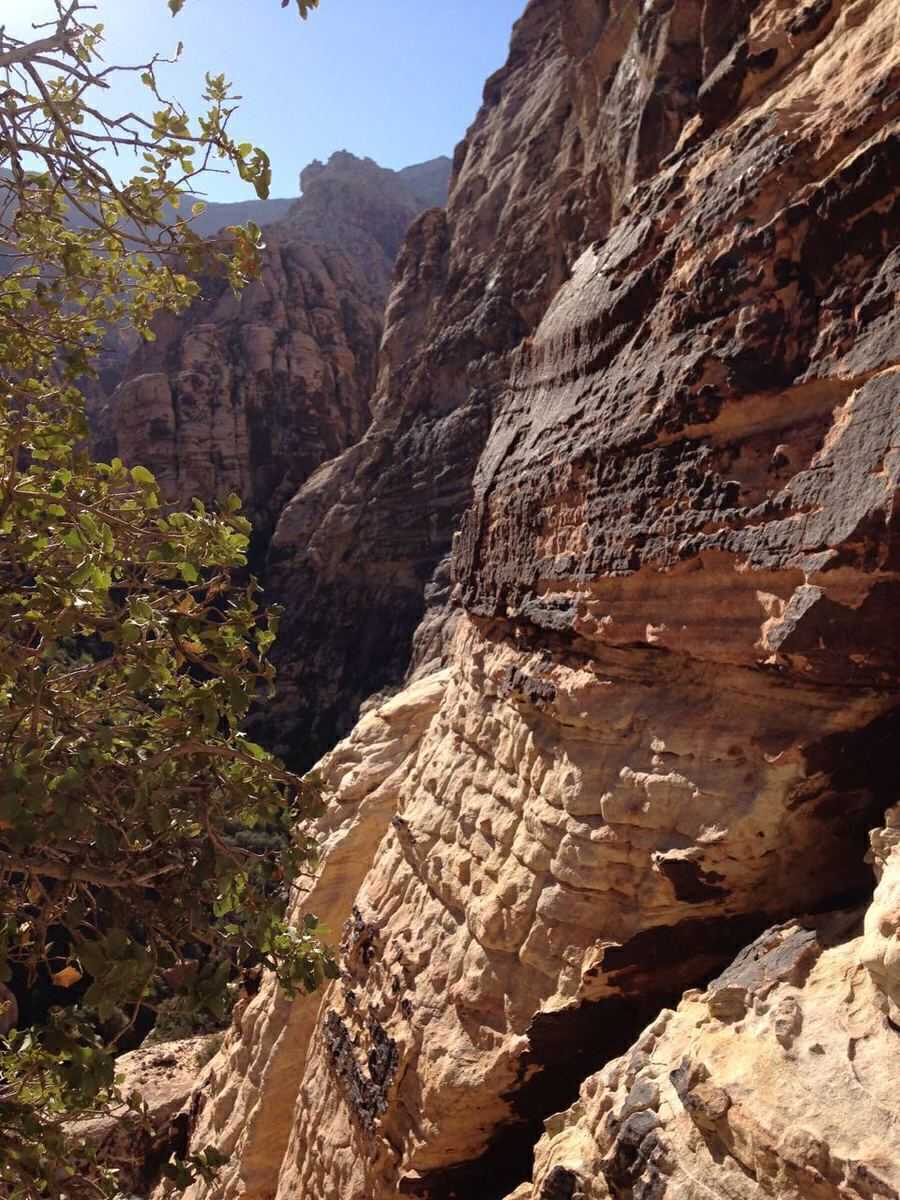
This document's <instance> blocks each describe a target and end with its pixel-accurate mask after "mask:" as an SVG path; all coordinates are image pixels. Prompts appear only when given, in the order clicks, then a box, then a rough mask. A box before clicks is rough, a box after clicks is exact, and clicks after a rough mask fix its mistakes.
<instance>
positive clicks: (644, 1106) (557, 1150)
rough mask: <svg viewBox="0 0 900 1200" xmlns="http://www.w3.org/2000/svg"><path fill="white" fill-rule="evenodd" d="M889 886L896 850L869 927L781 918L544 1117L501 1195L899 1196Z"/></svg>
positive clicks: (835, 919) (892, 893)
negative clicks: (568, 1104)
mask: <svg viewBox="0 0 900 1200" xmlns="http://www.w3.org/2000/svg"><path fill="white" fill-rule="evenodd" d="M892 824H895V822H892ZM880 832H882V831H878V833H880ZM890 832H892V833H894V834H896V830H895V829H892V830H891V831H890ZM877 836H878V834H877V833H876V837H877ZM897 895H898V859H897V852H896V850H894V851H893V852H892V853H891V854H890V855H889V856H888V858H887V861H886V862H885V863H884V870H883V874H882V877H881V881H880V883H879V885H878V888H877V890H876V892H875V896H874V899H873V901H872V903H871V905H870V906H869V908H868V910H867V911H866V912H865V924H864V936H861V933H862V930H861V925H862V913H861V912H860V911H859V910H856V911H855V912H840V913H832V914H829V915H828V916H827V917H820V918H809V917H806V918H801V919H800V920H795V921H790V922H788V923H787V924H785V925H782V926H779V927H776V928H774V929H770V930H768V931H767V932H766V933H765V934H763V935H762V937H760V938H759V939H758V940H757V941H756V942H754V943H753V944H752V945H751V946H750V947H748V948H747V949H746V950H745V951H744V952H743V954H741V955H740V956H739V958H738V959H737V961H736V962H735V963H734V964H732V966H731V967H729V969H728V970H727V971H725V972H724V973H723V974H722V975H721V976H719V977H718V978H717V979H715V980H714V981H713V982H712V983H711V984H710V986H709V988H708V989H707V990H706V991H704V992H699V991H692V992H689V993H688V994H687V995H686V996H685V997H684V999H683V1000H682V1002H681V1004H680V1005H679V1006H678V1008H677V1010H675V1011H672V1010H671V1009H663V1010H662V1011H661V1012H660V1013H659V1014H658V1016H657V1017H656V1019H655V1021H654V1022H653V1023H652V1024H650V1025H649V1026H648V1027H647V1028H646V1029H645V1030H644V1031H643V1033H642V1034H641V1035H640V1037H639V1038H638V1039H637V1040H636V1042H635V1045H634V1047H633V1048H631V1049H630V1050H629V1052H628V1053H627V1054H625V1055H623V1056H622V1057H620V1058H617V1059H616V1060H614V1061H613V1062H611V1063H609V1064H608V1065H607V1066H606V1067H604V1069H603V1070H602V1071H600V1072H599V1073H597V1074H596V1075H592V1076H591V1077H590V1078H588V1079H587V1080H586V1082H585V1083H584V1085H583V1086H582V1088H581V1091H580V1095H579V1098H578V1101H577V1102H576V1103H575V1105H574V1106H573V1107H572V1108H571V1109H569V1110H568V1111H567V1112H564V1113H561V1114H559V1115H558V1116H555V1117H553V1118H552V1119H551V1120H550V1121H548V1122H547V1126H546V1132H545V1135H544V1137H543V1138H542V1139H541V1141H540V1142H539V1143H538V1145H537V1147H536V1151H535V1160H534V1172H533V1178H532V1179H531V1180H529V1181H528V1182H527V1183H525V1184H523V1185H521V1186H520V1187H519V1188H518V1189H516V1191H515V1192H514V1193H511V1194H510V1197H509V1200H535V1198H543V1200H546V1198H553V1200H555V1198H557V1197H565V1198H566V1200H574V1197H576V1196H577V1197H581V1198H583V1200H608V1198H610V1197H619V1196H635V1197H637V1196H641V1197H651V1196H659V1197H663V1196H665V1197H668V1198H669V1200H677V1198H680V1197H684V1198H685V1200H687V1198H689V1197H690V1198H693V1197H695V1196H697V1195H698V1188H700V1184H701V1181H702V1191H703V1192H704V1193H706V1194H713V1195H726V1196H733V1197H740V1198H743V1197H747V1200H750V1198H751V1197H757V1196H759V1195H774V1196H790V1197H849V1196H854V1197H856V1196H865V1197H882V1196H896V1195H897V1194H898V1190H900V1157H898V1155H897V1149H896V1141H895V1138H894V1136H893V1130H894V1127H895V1126H896V1122H897V1118H898V1115H900V1092H898V1086H900V1057H898V1054H897V1038H898V1036H900V1034H898V1030H897V1025H896V1023H895V1020H892V1019H891V1018H890V1017H889V1016H888V1013H887V1011H886V1009H885V1004H884V1001H885V992H884V990H883V989H884V988H885V987H887V988H888V989H890V988H891V987H892V986H893V988H894V989H895V995H896V974H897V972H896V959H897V955H896V939H897V928H898V911H897V907H898V906H897ZM893 1011H894V1014H895V1015H896V1009H894V1010H893Z"/></svg>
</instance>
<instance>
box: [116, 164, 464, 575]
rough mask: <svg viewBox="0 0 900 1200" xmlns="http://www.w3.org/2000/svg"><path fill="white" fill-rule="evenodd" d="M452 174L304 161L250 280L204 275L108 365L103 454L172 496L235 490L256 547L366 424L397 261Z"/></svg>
mask: <svg viewBox="0 0 900 1200" xmlns="http://www.w3.org/2000/svg"><path fill="white" fill-rule="evenodd" d="M448 170H449V162H448V161H447V160H444V159H438V160H435V162H434V163H432V164H423V165H422V166H421V167H414V168H409V169H408V171H407V172H405V173H402V172H394V171H387V170H384V169H383V168H381V167H379V166H377V165H376V164H375V163H374V162H372V161H371V160H369V159H358V158H355V157H354V156H353V155H350V154H347V153H346V152H340V153H338V154H335V155H333V156H332V158H331V159H330V160H329V162H328V163H327V164H324V163H319V162H317V163H313V164H312V165H310V166H309V167H308V168H307V169H306V170H305V171H304V172H303V174H302V176H301V186H302V189H303V196H302V198H301V199H300V200H299V201H297V202H296V203H295V204H294V205H293V207H292V208H291V209H290V210H289V211H288V212H287V214H286V215H285V216H284V217H283V219H282V220H281V221H280V222H279V223H277V224H273V225H270V226H268V227H267V228H266V230H265V241H266V250H265V251H264V257H263V270H262V274H261V276H260V278H259V279H258V280H256V281H254V282H253V283H251V284H250V285H249V287H247V289H246V290H245V291H244V292H243V293H242V294H241V295H239V296H235V295H234V294H233V293H232V292H231V290H230V289H229V288H228V287H227V285H226V284H225V281H224V280H222V279H215V278H206V279H204V280H203V281H202V284H203V298H202V300H200V301H198V302H197V303H196V304H195V305H193V307H192V308H191V309H190V310H189V312H188V313H187V314H186V315H185V316H182V317H180V318H173V317H163V318H161V319H160V320H159V321H158V322H157V324H156V340H155V341H154V342H153V343H151V344H150V345H148V346H144V347H141V348H140V349H139V350H138V351H137V352H136V353H135V354H134V355H133V356H132V357H131V359H130V361H129V362H128V365H127V366H126V367H124V369H123V368H122V367H121V366H119V367H118V368H117V369H118V370H119V371H120V373H121V374H123V375H124V381H123V382H122V383H121V384H120V386H119V387H118V389H117V390H116V391H115V393H114V394H113V395H112V397H111V398H110V400H109V401H108V403H107V404H106V405H105V406H97V405H95V409H96V411H95V413H94V418H95V420H94V423H95V427H96V429H97V432H98V441H99V444H100V445H99V448H100V451H101V453H102V454H104V455H106V456H111V455H113V454H118V455H119V456H120V457H121V458H123V459H124V460H125V461H126V462H140V463H142V464H144V465H146V466H149V467H150V468H151V469H152V470H153V471H154V472H155V473H156V475H157V477H158V479H159V481H160V483H161V485H162V487H163V490H164V492H165V494H166V495H167V497H168V498H169V499H170V500H172V501H174V502H177V503H179V504H181V505H190V503H191V500H192V498H193V497H194V496H197V497H199V498H200V499H202V500H204V501H209V500H215V499H219V498H221V497H222V496H224V495H227V494H228V493H229V492H232V491H233V492H237V493H239V494H240V495H241V496H242V497H243V498H244V500H245V502H246V505H247V509H248V512H249V515H250V516H251V517H252V519H253V521H254V524H255V526H256V529H257V533H258V535H259V540H260V544H261V548H260V554H262V553H264V547H265V545H266V543H267V541H268V538H269V536H270V535H271V532H272V529H273V528H274V525H275V522H276V520H277V519H278V516H279V514H280V512H281V510H282V509H283V508H284V506H285V505H286V504H287V502H288V501H289V500H290V498H291V496H292V495H293V493H294V492H295V491H296V489H297V488H298V487H299V485H300V484H301V483H302V482H303V481H304V480H305V479H306V478H307V477H308V476H309V475H310V474H311V472H312V471H313V470H314V469H315V467H317V466H318V465H319V463H321V462H322V461H324V460H325V459H328V458H332V457H334V456H335V455H336V454H338V453H340V451H341V450H343V449H344V448H345V447H346V446H348V445H350V444H351V443H352V442H354V441H356V440H357V439H358V438H359V437H360V436H361V435H362V433H363V431H364V430H365V428H366V426H367V425H368V423H369V419H370V413H369V400H370V396H371V393H372V390H373V387H374V382H375V363H376V357H377V351H378V345H379V342H380V339H381V332H382V319H383V312H384V304H385V300H386V297H387V293H388V289H389V286H390V281H391V273H392V268H393V262H394V259H395V257H396V255H397V251H398V248H399V246H400V242H401V240H402V238H403V235H404V233H405V231H406V228H407V227H408V225H409V224H410V222H411V221H412V220H413V219H414V218H415V217H416V216H417V215H418V213H419V212H421V210H422V208H423V206H424V204H426V203H427V202H429V201H430V199H431V198H432V197H433V196H434V195H439V194H440V190H441V186H440V180H441V178H442V177H443V178H444V180H445V181H446V175H447V172H448Z"/></svg>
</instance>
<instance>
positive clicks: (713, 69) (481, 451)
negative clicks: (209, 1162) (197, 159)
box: [195, 0, 900, 1200]
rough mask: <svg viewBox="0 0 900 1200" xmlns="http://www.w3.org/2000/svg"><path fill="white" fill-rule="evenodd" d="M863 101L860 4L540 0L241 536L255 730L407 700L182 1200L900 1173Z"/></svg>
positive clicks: (886, 426)
mask: <svg viewBox="0 0 900 1200" xmlns="http://www.w3.org/2000/svg"><path fill="white" fill-rule="evenodd" d="M898 123H900V7H898V5H897V4H896V2H895V0H822V2H819V0H814V2H810V3H807V4H804V5H800V6H798V5H797V4H795V3H790V4H788V3H786V2H785V0H743V2H742V3H739V4H732V5H723V4H721V3H720V2H719V0H706V2H705V3H701V2H700V0H645V2H644V3H637V2H629V0H532V2H531V3H530V4H529V5H528V7H527V9H526V12H525V15H524V16H523V18H522V19H521V21H520V22H519V23H518V25H517V27H516V30H515V32H514V35H513V42H512V47H511V53H510V59H509V62H508V63H507V65H506V67H505V68H504V69H503V70H502V71H501V72H499V73H498V74H497V75H495V76H494V77H493V78H492V79H491V80H489V81H488V84H487V86H486V89H485V103H484V106H483V108H482V110H481V112H480V113H479V115H478V117H477V119H476V121H475V124H474V125H473V127H472V129H471V130H470V132H469V135H468V137H467V140H466V141H465V142H464V143H463V145H462V146H461V147H460V149H459V150H458V151H457V155H456V161H455V174H454V180H453V185H452V189H451V195H450V201H449V206H448V209H447V212H446V214H443V213H438V212H429V213H428V214H426V215H424V216H423V217H421V218H420V219H419V221H418V222H417V223H416V224H415V225H414V226H413V227H412V229H411V231H410V234H409V235H408V237H407V240H406V243H405V245H404V248H403V250H402V251H401V254H400V258H399V261H398V267H397V279H396V283H395V287H394V290H393V292H392V295H391V298H390V301H389V304H388V308H387V316H386V327H385V335H384V340H383V343H382V351H381V357H380V360H379V368H378V384H377V388H376V391H375V394H374V400H373V403H372V422H371V424H370V426H369V428H368V429H367V431H366V433H365V435H364V436H363V437H362V439H361V440H359V441H358V442H356V443H355V444H353V445H352V446H350V447H349V448H348V449H346V450H345V451H344V452H343V453H342V454H341V455H340V456H339V457H337V458H336V459H334V460H332V461H330V462H328V463H326V464H324V465H323V466H321V467H320V468H319V469H318V470H317V471H316V472H314V473H313V475H312V476H311V477H310V478H309V479H308V481H307V482H306V483H305V484H304V485H303V486H302V488H301V489H300V491H299V492H298V494H297V495H296V496H295V497H294V499H293V500H292V501H291V502H290V503H289V504H288V505H287V507H286V508H285V510H284V511H283V513H282V515H281V516H280V518H279V520H278V524H277V528H276V531H275V535H274V539H273V545H272V550H271V553H270V572H271V574H270V579H271V581H272V586H273V588H274V589H275V590H276V591H277V590H279V589H281V591H282V592H283V594H285V595H288V594H291V591H293V593H294V594H297V595H303V596H304V597H305V598H306V600H305V604H304V606H303V607H302V608H301V607H296V608H295V609H294V611H293V613H292V614H289V617H288V620H287V622H286V638H287V641H286V642H285V653H286V654H288V655H291V656H293V658H292V662H294V663H303V664H304V670H303V674H302V677H301V675H300V673H299V671H296V672H294V671H293V669H292V667H291V664H290V663H288V664H287V669H286V671H285V674H286V680H287V683H286V687H285V691H284V693H283V697H282V708H281V709H280V711H279V712H278V714H276V719H290V720H291V721H293V722H294V724H293V725H291V726H289V728H292V729H294V730H295V731H303V736H304V737H305V736H306V735H307V734H308V733H309V731H310V730H312V736H313V740H314V741H315V740H316V739H323V740H325V739H327V737H328V736H329V734H330V733H332V732H333V731H334V730H335V729H339V728H342V727H343V725H344V724H346V722H347V721H348V720H349V719H350V716H351V714H352V713H353V711H354V709H355V707H356V706H357V705H358V703H359V700H360V699H361V697H362V696H363V695H364V694H365V692H366V690H367V689H369V690H371V688H372V687H373V686H378V685H380V684H383V683H386V682H390V681H391V680H392V679H393V680H396V679H398V678H399V677H400V676H401V674H402V673H403V671H405V670H406V669H407V667H410V657H411V656H412V663H411V668H410V670H411V677H412V678H413V679H414V682H413V683H412V685H411V687H410V688H409V689H407V690H406V691H404V692H402V693H401V694H400V695H399V696H397V697H395V698H394V699H393V700H392V701H390V702H389V704H388V707H387V708H386V709H385V708H382V709H381V710H375V711H373V712H371V713H369V714H368V715H367V716H365V717H364V719H363V721H362V722H361V723H360V725H359V726H358V727H357V728H356V730H355V731H354V732H353V733H352V734H351V735H350V737H349V738H348V739H347V740H346V741H345V742H343V743H342V744H341V745H340V746H339V747H338V749H337V750H335V751H334V752H333V754H332V756H331V757H329V758H326V759H325V761H324V764H323V770H324V773H325V775H326V778H327V779H328V780H329V781H330V782H331V784H332V786H333V787H334V788H335V789H336V797H335V800H334V803H333V805H332V808H331V810H330V812H329V814H328V816H327V817H326V819H325V824H324V825H323V829H322V836H323V839H324V843H325V849H326V854H325V856H324V858H323V865H322V868H321V873H320V875H319V877H318V879H317V881H316V882H315V884H314V885H313V888H312V891H311V892H310V893H309V894H308V895H306V896H305V897H301V898H299V900H298V911H302V909H303V907H304V906H309V907H311V908H312V909H313V910H314V911H315V910H316V909H317V906H318V907H321V908H322V909H323V911H324V912H325V913H326V914H327V923H328V924H329V926H330V927H331V928H332V929H334V930H335V934H336V936H337V930H338V928H339V927H340V926H341V924H342V922H344V924H343V940H342V943H341V945H342V953H343V977H342V979H341V980H340V981H338V982H336V983H335V984H334V985H333V986H332V987H330V988H329V989H328V990H327V991H326V992H325V994H324V995H323V996H322V997H321V999H320V1000H315V1001H310V1000H308V999H304V1000H302V1001H297V1002H295V1003H294V1004H289V1003H288V1002H286V1001H284V1000H282V999H277V998H276V997H275V996H274V995H273V994H272V993H271V992H266V991H264V992H263V993H261V995H260V997H258V998H257V1000H255V1001H254V1002H253V1004H252V1005H251V1006H250V1008H248V1010H247V1012H246V1013H245V1014H244V1016H243V1018H242V1024H241V1027H240V1029H239V1030H238V1031H237V1032H235V1033H234V1034H233V1035H232V1040H231V1041H230V1042H229V1043H228V1045H227V1046H226V1047H225V1050H224V1052H223V1054H222V1055H221V1056H220V1057H219V1058H218V1059H217V1060H216V1062H215V1063H214V1064H213V1067H214V1071H215V1073H216V1080H217V1083H216V1089H217V1095H218V1097H219V1100H218V1102H215V1101H214V1102H211V1103H210V1104H208V1105H207V1107H206V1109H205V1110H204V1112H203V1113H202V1114H201V1116H200V1118H199V1121H198V1124H197V1129H196V1133H195V1137H196V1138H197V1140H198V1144H205V1143H206V1142H209V1141H215V1140H217V1139H220V1140H223V1142H224V1145H225V1148H226V1149H227V1150H228V1151H229V1152H230V1153H231V1154H232V1162H231V1164H230V1166H229V1167H228V1168H227V1169H226V1171H225V1173H224V1175H223V1177H222V1181H221V1184H220V1186H219V1187H218V1189H217V1191H216V1196H217V1197H222V1198H223V1200H231V1198H232V1197H234V1198H237V1197H248V1198H252V1200H263V1198H266V1200H272V1198H273V1197H274V1198H275V1200H287V1198H288V1197H291V1200H307V1198H308V1200H312V1198H313V1197H323V1196H324V1197H337V1196H340V1197H341V1198H342V1200H388V1198H393V1197H396V1196H398V1195H401V1196H418V1197H421V1198H422V1200H451V1198H452V1197H454V1196H462V1195H465V1196H473V1197H477V1198H478V1200H501V1198H503V1197H505V1196H507V1195H514V1196H515V1197H516V1200H525V1198H526V1197H527V1198H528V1200H576V1197H579V1196H581V1197H584V1198H585V1200H586V1198H588V1197H601V1196H602V1197H607V1196H614V1197H620V1198H622V1200H631V1198H633V1200H639V1198H641V1200H657V1198H659V1197H662V1196H664V1195H667V1194H669V1193H671V1196H672V1197H673V1198H680V1197H685V1198H687V1197H691V1198H693V1197H695V1196H699V1195H701V1194H706V1193H707V1191H712V1193H713V1194H716V1195H726V1196H733V1197H736V1198H737V1197H740V1198H743V1197H747V1198H748V1200H749V1197H751V1196H756V1195H759V1194H768V1195H773V1196H798V1197H801V1196H802V1197H809V1198H810V1200H813V1198H815V1200H820V1198H822V1200H824V1198H826V1197H859V1198H865V1200H875V1198H876V1197H878V1198H882V1197H884V1198H887V1197H897V1195H898V1188H900V1176H898V1161H900V1160H898V1156H897V1155H896V1152H895V1151H894V1148H893V1142H892V1139H891V1130H892V1129H893V1127H894V1125H895V1123H896V1120H897V1118H898V1115H900V1108H898V1101H897V1088H896V1084H897V1077H896V1075H897V1072H896V1064H897V1041H896V1039H897V1036H898V1034H897V1030H896V1026H895V1024H893V1023H892V1021H893V1020H894V1019H895V1018H896V1015H897V1006H898V1004H900V984H898V961H897V958H898V956H897V936H898V935H897V928H898V917H897V888H896V878H895V875H896V870H895V868H896V860H897V850H896V848H895V843H896V841H897V817H896V812H895V811H894V812H888V810H889V808H890V806H891V805H893V804H894V803H895V802H896V770H895V765H894V759H895V752H894V746H895V742H896V738H897V734H898V731H900V622H898V618H897V612H898V599H900V538H898V523H897V511H898V509H897V494H898V479H900V450H898V445H900V402H898V401H900V370H898V367H900V315H898V314H900V308H898V305H897V303H896V292H897V289H898V285H900V256H898V249H897V247H898V242H900V236H898V235H900V140H898V139H900V129H898ZM457 531H458V536H457V537H454V533H456V532H457ZM420 618H424V619H423V621H422V624H421V625H420V626H419V628H418V632H417V633H415V637H414V632H415V626H416V622H417V621H419V619H420ZM435 663H441V664H442V670H441V671H440V672H439V673H437V674H435V673H433V671H432V670H431V668H433V666H434V665H435ZM304 688H305V689H306V692H304V690H303V689H304ZM307 694H308V696H309V701H308V702H307V701H306V700H305V699H304V697H305V695H307ZM314 708H316V709H317V713H316V715H315V716H314V715H312V714H313V709H314ZM284 736H285V740H286V741H290V740H291V738H298V739H299V737H300V733H299V732H295V733H293V734H290V735H288V734H285V735H284ZM886 813H887V817H886V815H885V814H886ZM376 814H377V815H376ZM875 828H878V829H880V830H881V832H880V833H879V834H878V835H877V836H876V837H875V839H874V843H873V846H874V859H875V862H876V864H877V865H878V868H879V870H880V871H881V872H882V874H881V879H880V882H879V883H878V887H877V890H876V892H875V897H874V900H872V898H871V897H872V889H873V886H874V883H875V880H874V878H873V873H872V870H871V867H870V865H869V864H868V863H867V861H866V854H867V838H868V835H869V833H870V831H871V830H872V829H875ZM336 830H345V831H346V833H337V834H336V833H335V831H336ZM354 830H358V831H359V833H358V835H355V834H354V833H353V831H354ZM333 838H334V839H336V840H334V841H332V840H331V839H333ZM870 901H871V903H870ZM864 913H865V916H863V914H864ZM854 922H855V924H854ZM742 947H743V948H745V949H744V950H743V952H742V953H739V952H741V950H742ZM736 954H737V955H738V957H737V959H736V960H735V955H736ZM729 963H731V964H732V965H731V966H729ZM710 981H712V982H711V983H710ZM708 984H709V988H708V990H702V989H706V988H707V985H708ZM686 989H687V994H686V995H685V990H686ZM683 996H684V999H682V997H683ZM585 1081H587V1082H585ZM581 1085H584V1086H583V1088H582V1091H581V1100H580V1101H579V1102H578V1105H577V1106H576V1108H575V1109H572V1110H571V1111H570V1112H569V1113H568V1114H567V1115H564V1116H563V1117H561V1118H559V1119H557V1120H555V1121H551V1123H550V1125H549V1126H548V1129H547V1132H546V1136H545V1137H544V1138H543V1139H541V1134H542V1130H543V1122H544V1121H545V1120H546V1119H547V1118H548V1117H550V1116H551V1114H553V1113H557V1112H560V1111H561V1110H564V1109H567V1108H568V1107H569V1106H570V1105H571V1104H572V1103H573V1102H574V1101H576V1099H577V1097H578V1091H579V1087H580V1086H581ZM536 1144H537V1155H536V1158H535V1159H534V1162H533V1152H534V1147H535V1145H536ZM533 1168H534V1171H533ZM535 1172H536V1173H535Z"/></svg>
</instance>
